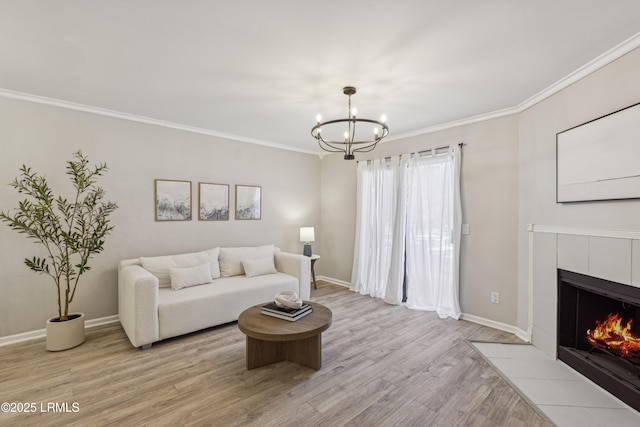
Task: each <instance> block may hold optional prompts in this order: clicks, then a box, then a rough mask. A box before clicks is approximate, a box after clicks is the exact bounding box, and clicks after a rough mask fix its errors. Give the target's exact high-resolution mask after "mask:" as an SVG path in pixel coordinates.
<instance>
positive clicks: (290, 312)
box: [262, 302, 312, 322]
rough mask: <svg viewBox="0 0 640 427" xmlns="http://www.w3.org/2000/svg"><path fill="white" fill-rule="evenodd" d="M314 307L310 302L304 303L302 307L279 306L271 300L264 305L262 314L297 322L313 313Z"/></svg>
mask: <svg viewBox="0 0 640 427" xmlns="http://www.w3.org/2000/svg"><path fill="white" fill-rule="evenodd" d="M311 311H312V309H311V306H310V305H309V304H302V307H300V308H289V307H278V306H277V305H276V303H275V302H270V303H268V304H265V305H263V306H262V314H266V315H267V316H272V317H277V318H278V319H284V320H288V321H290V322H295V321H296V320H298V319H299V318H301V317H304V316H306V315H307V314H309V313H311Z"/></svg>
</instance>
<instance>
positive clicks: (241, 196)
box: [236, 185, 262, 220]
mask: <svg viewBox="0 0 640 427" xmlns="http://www.w3.org/2000/svg"><path fill="white" fill-rule="evenodd" d="M261 218H262V187H260V186H258V185H236V219H237V220H256V219H261Z"/></svg>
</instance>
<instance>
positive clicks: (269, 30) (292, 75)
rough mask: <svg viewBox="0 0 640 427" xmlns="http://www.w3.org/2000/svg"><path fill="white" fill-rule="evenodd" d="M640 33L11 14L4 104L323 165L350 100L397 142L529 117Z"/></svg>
mask: <svg viewBox="0 0 640 427" xmlns="http://www.w3.org/2000/svg"><path fill="white" fill-rule="evenodd" d="M639 31H640V2H638V0H616V1H613V2H612V1H602V0H536V1H524V0H519V1H518V0H484V1H477V0H438V1H436V0H394V1H393V2H391V1H388V0H387V1H379V0H322V1H320V0H268V1H267V0H235V1H233V2H231V1H212V0H182V1H180V0H172V1H168V0H103V1H98V0H56V1H50V0H39V1H36V0H0V58H1V59H0V61H1V63H2V66H1V67H0V89H4V91H2V90H0V95H2V94H4V95H5V96H11V94H13V92H19V93H24V94H30V95H35V96H37V97H44V98H50V99H54V100H60V101H64V102H67V103H73V104H80V105H82V106H88V107H91V108H95V109H101V110H109V111H111V112H118V114H119V113H122V114H124V115H130V116H135V117H136V118H140V117H142V118H146V119H150V120H151V121H154V122H157V123H161V122H162V123H164V122H166V123H168V124H170V125H172V124H175V125H179V126H182V127H190V128H196V129H199V130H201V131H204V132H205V133H211V134H219V135H225V136H228V137H229V136H230V137H232V138H234V139H238V140H242V141H251V142H258V143H266V144H271V145H277V146H286V147H289V148H292V149H295V150H300V151H310V152H320V150H319V148H318V147H317V143H316V142H315V140H313V139H312V138H311V136H310V129H311V127H312V126H313V125H314V124H315V117H316V114H318V113H321V114H322V116H323V118H324V119H332V118H343V117H344V116H345V115H346V110H347V106H346V103H347V98H346V96H345V95H343V94H342V87H343V86H346V85H351V86H356V87H357V88H358V93H357V94H356V95H354V96H353V97H352V101H353V104H354V106H356V107H357V108H358V115H359V116H360V117H367V118H373V119H377V118H379V116H380V115H381V114H382V113H384V114H386V115H387V117H388V124H389V128H390V130H391V135H390V136H393V137H394V138H397V137H401V136H403V135H409V134H415V133H419V132H421V131H424V130H425V129H428V128H431V127H434V126H438V125H442V124H445V123H450V122H455V121H459V120H464V119H467V118H470V117H474V116H478V115H485V114H490V113H493V112H496V111H500V110H503V109H509V108H514V107H516V106H518V105H521V104H522V103H523V102H525V101H527V100H528V99H531V98H532V97H534V96H536V94H539V93H541V92H542V91H544V90H545V89H546V88H549V87H550V86H552V85H553V84H555V83H556V82H558V81H560V80H561V79H563V78H565V77H566V76H568V75H570V74H571V73H572V72H574V71H575V70H577V69H579V68H581V67H583V66H585V64H587V63H589V62H590V61H592V60H594V59H595V58H597V57H599V56H601V55H603V54H604V53H606V52H607V51H609V50H610V49H612V48H614V47H615V46H617V45H618V44H620V43H621V42H624V41H625V40H627V39H629V38H631V37H633V36H635V35H636V34H638V32H639ZM146 119H144V120H146Z"/></svg>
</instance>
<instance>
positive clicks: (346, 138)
mask: <svg viewBox="0 0 640 427" xmlns="http://www.w3.org/2000/svg"><path fill="white" fill-rule="evenodd" d="M344 140H345V141H348V140H349V132H347V131H346V130H345V131H344Z"/></svg>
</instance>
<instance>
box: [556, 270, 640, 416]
mask: <svg viewBox="0 0 640 427" xmlns="http://www.w3.org/2000/svg"><path fill="white" fill-rule="evenodd" d="M557 323H558V334H557V342H558V347H557V352H558V359H560V360H562V361H563V362H564V363H566V364H567V365H569V366H571V367H572V368H573V369H575V370H576V371H578V372H580V373H581V374H583V375H584V376H586V377H587V378H589V379H590V380H591V381H593V382H594V383H596V384H598V385H600V386H601V387H602V388H604V389H606V390H607V391H609V392H610V393H611V394H613V395H615V396H616V397H618V398H619V399H620V400H622V401H623V402H625V403H627V404H628V405H630V406H631V407H633V408H635V409H636V410H639V411H640V288H636V287H633V286H628V285H624V284H621V283H616V282H612V281H608V280H604V279H600V278H597V277H592V276H587V275H583V274H579V273H575V272H570V271H565V270H562V269H560V270H558V315H557Z"/></svg>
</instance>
